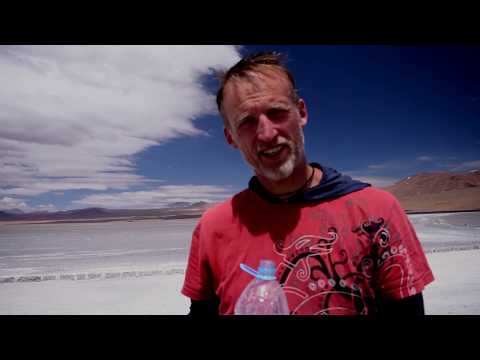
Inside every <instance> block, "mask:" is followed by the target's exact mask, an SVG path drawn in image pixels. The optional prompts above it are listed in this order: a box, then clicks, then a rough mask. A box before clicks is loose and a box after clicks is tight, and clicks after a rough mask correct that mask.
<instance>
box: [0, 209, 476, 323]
mask: <svg viewBox="0 0 480 360" xmlns="http://www.w3.org/2000/svg"><path fill="white" fill-rule="evenodd" d="M409 218H410V220H411V222H412V224H413V225H414V227H415V229H416V231H417V234H418V237H419V239H420V241H421V243H422V246H423V248H424V249H425V252H426V253H427V258H428V260H429V264H430V266H431V268H432V270H433V273H434V276H435V281H434V282H433V283H432V284H430V285H429V286H428V287H427V288H426V290H425V291H424V299H425V308H426V313H427V314H479V315H480V250H478V249H479V248H480V213H478V212H476V213H457V214H428V215H410V216H409ZM197 221H198V219H182V220H168V221H161V220H160V221H145V222H144V221H138V222H129V223H95V224H46V225H8V226H4V225H0V280H1V279H2V277H3V279H5V278H8V277H9V276H10V277H11V276H15V277H14V278H15V280H18V279H19V278H20V276H25V275H32V274H33V275H34V274H43V275H46V276H52V277H53V278H55V279H56V280H45V281H38V282H37V281H27V282H17V281H15V282H0V314H186V313H187V312H188V306H189V300H188V299H187V298H185V297H184V296H183V295H181V294H180V289H181V287H182V284H183V277H184V275H183V274H182V272H183V271H184V269H185V264H186V259H187V255H188V249H189V245H190V239H191V233H192V231H193V228H194V226H195V224H196V222H197ZM462 249H463V250H462ZM465 249H466V250H465ZM152 270H153V271H152ZM65 273H67V274H74V275H75V276H71V277H70V278H69V279H72V278H74V279H76V280H66V279H61V275H62V274H65ZM88 274H96V275H98V276H100V277H96V278H92V279H90V280H88V277H87V275H88ZM125 274H127V276H125ZM140 274H142V276H139V275H140ZM109 275H110V276H109ZM42 279H43V278H42Z"/></svg>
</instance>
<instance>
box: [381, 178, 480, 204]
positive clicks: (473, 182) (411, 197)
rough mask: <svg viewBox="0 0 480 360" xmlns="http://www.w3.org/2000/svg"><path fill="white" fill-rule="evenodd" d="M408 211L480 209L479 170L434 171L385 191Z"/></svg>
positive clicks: (408, 179)
mask: <svg viewBox="0 0 480 360" xmlns="http://www.w3.org/2000/svg"><path fill="white" fill-rule="evenodd" d="M384 190H386V191H388V192H390V193H392V194H393V195H395V197H396V198H397V199H398V200H399V201H400V203H401V204H402V206H403V207H404V209H405V210H406V211H407V212H430V211H432V212H434V211H465V210H480V171H479V170H473V171H468V172H455V173H454V172H431V173H419V174H417V175H414V176H409V177H407V178H406V179H403V180H401V181H399V182H397V183H396V184H394V185H392V186H388V187H386V188H384Z"/></svg>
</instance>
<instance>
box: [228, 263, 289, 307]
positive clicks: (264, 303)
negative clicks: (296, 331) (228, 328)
mask: <svg viewBox="0 0 480 360" xmlns="http://www.w3.org/2000/svg"><path fill="white" fill-rule="evenodd" d="M240 268H241V269H242V270H244V271H246V272H248V273H249V274H250V275H253V276H254V278H253V280H252V281H251V282H250V283H249V284H248V285H247V287H246V288H245V289H244V290H243V292H242V294H241V295H240V297H239V298H238V301H237V303H236V304H235V315H288V314H289V313H290V310H289V308H288V302H287V298H286V296H285V293H284V292H283V289H282V287H281V286H280V284H279V283H278V281H277V279H276V277H275V263H274V262H273V261H270V260H261V261H260V266H259V268H258V271H257V270H255V269H252V268H251V267H249V266H247V265H245V264H240Z"/></svg>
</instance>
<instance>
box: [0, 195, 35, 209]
mask: <svg viewBox="0 0 480 360" xmlns="http://www.w3.org/2000/svg"><path fill="white" fill-rule="evenodd" d="M13 209H19V210H22V211H28V210H30V207H29V206H28V205H27V204H26V203H25V202H24V201H23V200H21V199H15V198H11V197H3V198H0V210H13Z"/></svg>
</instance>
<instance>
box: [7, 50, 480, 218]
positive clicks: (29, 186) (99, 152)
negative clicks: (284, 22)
mask: <svg viewBox="0 0 480 360" xmlns="http://www.w3.org/2000/svg"><path fill="white" fill-rule="evenodd" d="M264 50H275V51H279V52H283V53H285V54H286V55H287V56H288V59H289V60H288V62H287V66H288V67H289V69H290V70H291V71H292V73H293V74H294V76H295V78H296V82H297V87H298V88H299V93H300V96H302V97H303V98H304V99H305V101H306V104H307V107H308V111H309V123H308V124H307V126H306V128H305V140H306V151H307V157H308V159H309V160H310V161H316V162H320V163H322V164H324V165H327V166H332V167H335V168H337V169H338V170H339V171H342V172H345V173H347V174H349V175H351V176H353V177H355V178H359V179H362V180H365V181H369V182H371V183H373V184H374V185H377V186H386V185H389V184H392V183H394V182H396V181H398V180H401V179H403V178H405V177H407V176H410V175H413V174H416V173H418V172H424V171H468V170H473V169H479V168H480V122H479V118H480V116H479V115H480V69H479V67H478V64H480V48H479V47H474V46H460V45H456V46H454V45H451V46H425V45H424V46H383V45H382V46H381V45H372V46H365V45H356V46H346V45H338V46H333V45H328V46H326V45H317V46H303V45H302V46H240V47H234V46H177V47H172V46H168V47H167V46H150V47H148V46H147V47H139V46H137V47H119V46H113V47H103V46H96V47H85V46H72V47H60V46H53V47H45V46H44V47H32V46H24V47H12V46H0V76H1V77H2V78H3V79H4V81H2V82H3V83H7V84H9V86H8V87H2V88H3V90H0V165H1V167H0V210H2V209H3V210H8V209H13V208H19V209H22V210H23V211H35V210H50V211H53V210H64V209H71V208H82V207H89V206H100V207H107V208H128V207H132V208H154V207H162V206H165V205H166V204H168V203H170V202H175V201H200V200H203V201H220V200H222V199H225V198H226V197H228V196H230V195H232V194H234V193H235V192H237V191H240V190H241V189H243V188H244V187H245V186H246V184H247V182H248V180H249V178H250V177H251V176H252V170H251V169H250V168H249V167H248V166H247V165H246V164H245V163H244V161H243V158H242V157H241V155H240V154H239V153H238V151H236V150H234V149H232V148H230V147H229V146H228V145H227V144H226V142H225V140H224V137H223V128H222V121H221V119H220V117H219V115H218V114H217V113H216V109H215V104H214V92H215V90H216V89H215V84H216V82H215V81H214V79H213V77H212V69H220V68H225V67H228V66H230V65H233V64H234V63H235V62H236V61H237V60H238V59H239V56H240V55H243V54H246V53H249V52H254V51H264Z"/></svg>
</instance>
